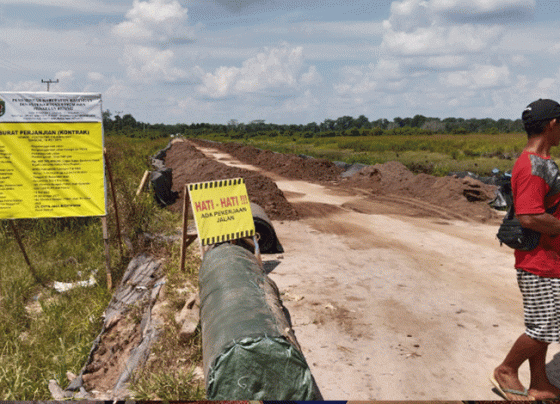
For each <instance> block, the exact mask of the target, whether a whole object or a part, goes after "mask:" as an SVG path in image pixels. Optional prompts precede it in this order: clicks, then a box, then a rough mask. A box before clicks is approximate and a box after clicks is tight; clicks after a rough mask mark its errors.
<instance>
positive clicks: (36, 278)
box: [9, 220, 43, 284]
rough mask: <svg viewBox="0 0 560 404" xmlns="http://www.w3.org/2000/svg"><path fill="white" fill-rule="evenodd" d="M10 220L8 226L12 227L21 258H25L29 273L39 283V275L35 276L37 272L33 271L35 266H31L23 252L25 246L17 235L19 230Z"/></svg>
mask: <svg viewBox="0 0 560 404" xmlns="http://www.w3.org/2000/svg"><path fill="white" fill-rule="evenodd" d="M9 222H10V227H11V228H12V232H13V233H14V237H15V238H16V241H17V243H18V245H19V248H20V249H21V252H22V253H23V258H24V259H25V262H26V263H27V266H28V267H29V271H30V272H31V275H33V277H34V278H35V280H36V281H37V282H38V283H41V284H43V283H42V282H41V280H40V279H39V277H38V276H37V272H35V268H33V265H31V261H29V257H28V256H27V253H26V252H25V247H24V246H23V242H22V241H21V237H20V236H19V231H18V229H17V226H16V224H15V223H14V221H13V220H9Z"/></svg>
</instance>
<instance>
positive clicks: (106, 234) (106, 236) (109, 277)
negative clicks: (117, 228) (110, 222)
mask: <svg viewBox="0 0 560 404" xmlns="http://www.w3.org/2000/svg"><path fill="white" fill-rule="evenodd" d="M101 226H102V227H103V244H104V246H105V268H106V270H107V289H109V290H111V289H113V276H112V275H111V256H110V255H109V231H108V230H107V216H101Z"/></svg>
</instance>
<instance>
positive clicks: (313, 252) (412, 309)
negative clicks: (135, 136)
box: [198, 147, 560, 400]
mask: <svg viewBox="0 0 560 404" xmlns="http://www.w3.org/2000/svg"><path fill="white" fill-rule="evenodd" d="M198 148H199V150H201V151H203V152H204V153H205V154H206V155H207V156H209V157H211V158H213V159H215V160H217V161H219V162H221V163H224V164H227V165H242V163H240V162H237V161H235V160H233V159H232V158H231V157H230V156H228V155H227V154H224V153H223V152H219V151H217V150H215V149H210V148H202V147H198ZM243 167H244V168H249V169H253V170H258V169H257V168H256V167H250V166H247V164H243ZM263 174H264V175H267V176H270V177H271V178H273V179H274V181H275V182H276V184H277V186H278V187H279V188H280V189H281V190H282V191H283V192H284V195H285V196H286V198H287V199H288V201H289V202H290V203H292V204H294V206H298V207H299V210H300V211H302V210H305V211H306V212H307V214H306V215H305V218H303V219H300V220H297V221H273V224H274V228H275V230H276V232H277V235H278V237H279V239H280V242H281V243H282V245H283V247H284V250H285V252H284V253H283V254H280V255H271V256H264V260H265V268H267V269H268V270H269V271H270V273H269V276H270V277H271V278H272V279H273V280H274V281H275V282H276V284H277V285H278V287H279V289H280V291H281V294H282V300H283V302H284V304H285V306H286V307H287V308H288V310H289V312H290V314H291V318H292V322H293V326H294V330H295V334H296V337H297V339H298V341H299V343H300V344H301V346H302V349H303V353H304V355H305V357H306V359H307V361H308V363H309V366H310V367H311V371H312V374H313V376H314V377H315V379H316V381H317V384H318V385H319V388H320V390H321V393H322V394H323V398H324V399H325V400H497V399H499V397H498V396H497V395H496V393H495V392H494V391H493V390H492V386H491V384H490V382H489V379H488V376H489V374H490V373H491V371H492V370H493V368H494V367H495V366H497V365H498V364H499V363H500V361H501V360H502V359H503V357H504V356H505V355H506V353H507V351H508V350H509V348H510V346H511V344H512V343H513V342H514V341H515V339H516V338H517V337H518V336H519V334H520V333H521V332H522V331H523V312H522V303H521V297H520V293H519V291H518V288H517V284H516V279H515V270H514V268H513V253H512V250H510V249H508V248H507V247H500V246H499V244H498V242H497V240H496V238H495V233H496V230H497V222H496V221H493V222H491V223H487V224H481V223H479V222H476V221H472V220H468V218H465V220H457V219H455V218H454V217H455V216H457V215H451V214H450V215H445V214H444V213H441V214H435V215H434V214H431V213H433V212H435V211H437V210H438V208H437V207H435V206H431V205H429V204H428V203H423V202H422V201H419V200H416V201H414V200H411V199H410V198H404V197H403V198H400V199H399V198H398V197H386V198H377V199H375V200H374V199H372V198H369V197H368V196H367V195H366V193H363V192H360V190H357V189H348V188H338V187H334V186H333V187H330V186H324V185H318V184H313V183H309V182H304V181H293V180H287V179H284V178H281V177H279V176H278V175H275V174H271V173H266V172H264V173H263ZM559 352H560V350H559V349H558V346H551V349H550V350H549V357H548V361H547V363H548V365H547V368H548V371H549V374H550V377H551V380H553V382H556V384H559V385H560V356H559V355H558V353H559ZM521 377H522V380H523V381H524V382H525V383H528V366H527V365H524V366H523V368H522V372H521Z"/></svg>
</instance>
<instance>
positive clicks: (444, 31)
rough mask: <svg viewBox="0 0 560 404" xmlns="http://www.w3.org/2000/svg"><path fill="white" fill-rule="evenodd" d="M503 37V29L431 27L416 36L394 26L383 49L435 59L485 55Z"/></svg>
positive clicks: (385, 37)
mask: <svg viewBox="0 0 560 404" xmlns="http://www.w3.org/2000/svg"><path fill="white" fill-rule="evenodd" d="M502 33H503V29H502V28H501V27H499V26H491V27H486V26H474V25H471V24H464V25H459V26H451V27H447V26H435V25H433V26H430V27H428V28H418V29H416V30H415V31H413V32H405V31H395V30H393V29H392V27H391V26H388V30H387V32H386V33H385V35H384V37H383V43H382V47H383V48H384V49H385V50H387V51H388V52H391V53H394V54H397V55H402V56H415V55H424V56H434V55H449V54H463V53H473V52H481V51H483V50H485V49H488V48H489V47H490V46H491V45H493V44H495V43H496V42H497V41H498V40H499V38H500V36H501V35H502Z"/></svg>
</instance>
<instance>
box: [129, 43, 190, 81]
mask: <svg viewBox="0 0 560 404" xmlns="http://www.w3.org/2000/svg"><path fill="white" fill-rule="evenodd" d="M174 58H175V54H174V52H173V51H172V50H171V49H166V50H160V49H157V48H153V47H148V46H140V45H132V46H127V47H126V48H125V51H124V55H123V62H124V64H125V65H126V66H127V67H126V72H127V75H128V77H129V78H130V79H131V80H134V81H140V82H148V81H151V80H155V81H160V82H172V81H176V80H178V79H183V78H186V77H188V76H189V74H188V73H187V72H186V71H185V70H182V69H179V68H177V67H174V66H173V61H174Z"/></svg>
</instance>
